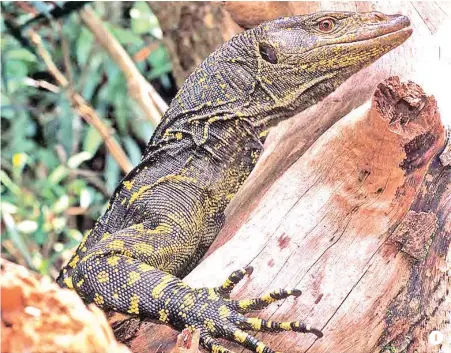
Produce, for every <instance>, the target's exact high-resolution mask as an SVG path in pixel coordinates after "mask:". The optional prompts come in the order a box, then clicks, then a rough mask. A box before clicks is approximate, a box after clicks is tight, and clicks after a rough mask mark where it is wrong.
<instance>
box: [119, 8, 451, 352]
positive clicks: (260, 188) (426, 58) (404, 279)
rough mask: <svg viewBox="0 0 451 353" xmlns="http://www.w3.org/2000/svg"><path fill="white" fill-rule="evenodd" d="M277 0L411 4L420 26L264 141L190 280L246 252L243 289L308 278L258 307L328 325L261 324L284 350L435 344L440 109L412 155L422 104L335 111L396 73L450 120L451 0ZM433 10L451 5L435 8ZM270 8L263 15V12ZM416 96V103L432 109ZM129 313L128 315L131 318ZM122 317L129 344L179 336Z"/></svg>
mask: <svg viewBox="0 0 451 353" xmlns="http://www.w3.org/2000/svg"><path fill="white" fill-rule="evenodd" d="M238 5H239V4H237V5H234V6H238ZM226 6H228V7H227V8H228V9H229V10H230V5H228V4H226ZM240 6H242V5H240ZM240 6H238V7H237V8H238V9H239V11H238V12H241V13H246V11H248V12H247V13H251V12H252V13H254V14H255V13H257V14H258V13H263V14H265V13H269V14H271V11H267V12H265V11H260V12H258V11H255V6H258V4H256V3H254V5H252V6H254V8H252V7H250V8H249V9H248V10H246V9H245V8H243V7H240ZM265 6H267V4H266V5H265ZM277 6H279V7H278V8H277V9H276V10H275V11H273V12H272V16H274V13H276V12H277V16H275V17H278V16H280V15H291V14H296V13H297V14H299V13H305V12H311V11H317V10H333V9H340V10H353V11H355V10H357V11H371V10H379V11H382V12H385V13H403V14H406V15H408V16H409V17H410V18H411V21H412V25H413V27H414V34H413V36H412V38H410V39H409V40H408V41H407V42H406V43H405V44H403V45H402V46H401V47H400V48H397V49H396V50H395V51H393V52H391V53H389V54H388V55H386V56H385V57H383V58H382V59H381V60H379V61H378V62H377V63H375V64H374V65H372V66H371V67H370V68H368V69H366V70H364V71H362V72H361V73H359V74H358V75H356V76H354V77H353V78H352V79H351V80H349V81H348V82H347V83H346V84H344V85H343V86H342V87H340V88H339V89H338V90H337V91H336V92H335V93H334V94H332V95H331V96H330V97H328V98H327V99H326V100H324V101H323V102H321V103H320V104H318V105H317V106H315V107H312V108H310V109H308V110H307V111H305V112H303V113H301V114H299V115H298V116H296V117H294V118H292V119H291V120H289V121H286V122H284V123H283V124H281V125H280V126H279V127H278V128H276V129H273V131H271V133H270V135H269V137H268V139H267V142H266V144H265V152H264V154H263V156H262V158H261V160H260V161H259V163H258V165H257V167H256V169H255V170H254V172H253V173H252V175H251V177H250V178H249V179H248V181H247V182H246V184H245V186H244V187H243V189H242V190H241V191H240V192H239V194H238V195H237V197H236V198H235V199H234V200H233V201H232V204H231V205H230V207H229V209H228V219H227V222H226V225H225V227H224V229H223V231H222V232H221V234H220V235H219V236H218V239H217V241H216V242H215V244H214V245H213V246H212V248H211V249H210V251H209V256H208V257H207V259H206V260H205V261H204V262H203V263H202V264H201V265H200V266H199V267H198V268H197V269H196V270H194V271H193V273H192V274H190V276H188V278H187V281H188V282H189V283H191V284H192V285H195V286H203V285H211V286H212V285H217V284H218V283H220V282H221V281H222V280H223V279H224V278H225V277H227V275H228V274H229V272H230V271H232V270H234V269H236V268H238V267H242V266H245V265H247V264H249V263H251V264H252V265H253V266H254V267H255V269H256V270H255V273H254V275H253V277H252V278H251V279H250V280H248V281H246V283H245V284H244V286H242V287H239V288H238V290H237V291H236V292H235V296H237V297H244V296H254V295H259V294H261V293H263V292H265V291H267V290H269V289H271V288H276V287H293V286H298V287H300V288H301V289H302V290H303V291H304V295H303V296H302V297H301V298H299V299H298V300H297V301H296V302H295V303H294V301H293V300H291V299H289V300H287V301H285V302H284V303H283V305H282V306H280V307H277V305H274V306H271V307H270V308H268V309H267V310H265V311H264V312H262V313H261V316H262V317H264V318H269V317H271V319H290V318H291V319H294V318H301V319H303V320H306V321H308V322H309V323H311V324H313V325H316V326H319V327H323V326H324V327H325V333H326V336H325V337H324V338H323V339H321V340H317V341H315V340H314V338H312V337H311V336H304V335H296V334H291V333H287V334H283V335H275V336H271V335H263V338H264V340H265V341H266V342H268V343H269V344H271V345H272V346H273V347H274V348H276V349H279V350H282V351H284V352H306V351H308V352H315V353H316V352H334V353H335V352H340V353H341V352H350V353H351V352H352V353H356V352H359V353H360V352H373V351H375V352H376V351H381V352H391V351H393V349H400V350H402V348H403V345H404V346H405V347H408V348H407V349H406V351H407V352H414V349H418V350H417V352H428V351H429V350H428V349H430V348H431V347H427V346H426V345H427V333H428V332H430V331H431V330H432V329H436V328H438V327H441V326H440V325H442V326H443V324H444V318H445V314H444V309H443V302H442V299H441V298H443V296H444V292H443V291H444V288H445V285H446V280H445V278H444V272H443V271H444V270H443V269H444V268H446V264H445V261H444V256H445V255H446V252H447V251H448V249H449V239H450V236H451V235H450V232H451V219H450V216H449V214H450V207H451V206H450V205H451V202H450V201H451V196H450V195H451V187H450V171H449V169H445V167H444V166H443V165H441V164H440V162H439V160H438V158H437V157H433V155H432V154H431V152H434V153H436V152H437V151H438V149H439V146H440V145H442V144H443V139H444V137H443V136H444V133H443V129H442V127H441V125H440V123H439V120H438V117H437V115H434V114H432V115H433V116H435V118H434V119H435V120H433V121H432V122H431V124H430V125H427V124H425V125H424V126H423V127H421V129H423V130H422V131H423V132H424V131H428V129H432V130H430V131H432V135H433V136H435V138H436V140H435V142H431V140H430V139H425V140H424V141H423V140H421V138H419V140H417V142H418V141H421V142H424V144H425V145H427V146H429V149H428V148H426V149H424V150H421V149H420V150H419V152H418V155H416V154H415V155H414V154H411V155H410V157H409V156H407V155H406V151H407V150H409V151H418V150H417V149H416V148H415V146H416V147H419V145H418V144H416V142H412V143H411V144H410V145H409V143H408V142H409V141H412V139H413V138H414V136H416V134H419V131H415V128H418V129H420V126H421V121H422V119H425V117H424V116H422V115H421V114H420V118H417V119H412V120H411V121H409V122H408V123H406V122H405V121H403V123H402V124H399V123H398V124H394V125H393V124H387V121H386V120H383V119H380V118H379V120H378V119H376V118H375V115H377V114H376V113H375V112H374V108H373V111H372V114H370V115H368V114H365V112H366V111H367V110H365V109H368V105H366V106H363V107H360V108H359V109H358V110H356V111H354V112H352V113H351V114H349V115H348V116H346V117H345V118H344V119H343V120H342V121H339V122H338V123H336V122H337V121H338V120H340V118H342V117H343V116H345V115H346V114H348V113H349V112H350V111H351V110H353V109H354V108H356V107H359V106H360V105H361V104H362V103H364V102H365V101H367V100H368V99H369V98H370V96H371V95H372V93H373V92H374V89H375V87H376V85H377V84H378V83H379V82H381V81H382V80H383V79H385V78H387V77H389V76H390V75H393V74H397V75H399V76H400V77H401V78H402V79H403V80H408V79H414V80H415V81H416V82H418V83H420V85H421V86H424V87H425V88H426V92H427V93H429V94H430V93H433V94H434V95H435V96H436V97H437V100H438V103H439V108H440V111H441V112H445V114H443V115H442V117H443V119H444V121H445V123H447V124H449V123H450V120H451V109H450V103H448V102H449V101H451V100H449V98H447V97H446V96H445V95H448V94H449V93H448V92H449V91H448V90H445V89H443V90H442V89H440V87H439V86H438V85H437V84H436V83H437V82H438V81H440V80H441V79H443V76H444V75H448V74H449V65H448V68H447V69H448V71H446V70H445V69H446V65H447V64H448V61H447V60H449V58H450V57H451V56H447V57H446V56H443V54H444V52H446V51H444V50H443V49H446V48H449V45H445V43H444V42H441V41H440V40H441V38H443V37H440V33H442V32H441V31H442V30H441V28H442V27H443V25H444V23H445V22H446V23H448V25H449V19H448V16H449V14H447V12H446V11H448V10H443V8H445V9H447V7H446V6H445V5H444V4H442V3H440V4H436V3H433V4H432V5H427V11H428V13H429V14H428V15H426V14H425V13H422V12H421V11H422V7H421V6H424V4H421V3H420V4H419V3H415V4H411V3H397V2H391V3H380V2H377V3H375V2H350V3H339V2H330V3H324V2H322V3H314V2H310V3H308V4H307V5H302V3H291V4H290V5H289V6H288V5H287V4H282V6H281V5H277ZM232 7H233V6H232ZM281 8H282V9H284V10H283V11H288V12H285V13H284V12H283V11H281V10H280V9H281ZM287 9H288V10H287ZM431 9H432V10H431ZM231 11H232V17H233V18H235V19H237V17H236V15H234V14H233V10H231ZM431 11H433V12H434V11H435V12H438V11H441V13H444V14H445V15H446V16H441V15H437V16H433V18H431V13H433V12H431ZM242 18H246V16H242ZM265 19H269V18H262V19H261V20H265ZM237 21H239V20H237ZM252 21H254V22H255V23H258V21H259V19H258V18H257V19H255V18H253V19H252ZM427 21H430V22H431V23H426V22H427ZM240 24H241V25H243V26H252V23H251V24H246V23H240ZM432 28H434V29H433V30H432ZM433 33H434V34H433ZM448 53H449V51H448ZM445 82H450V81H446V80H445ZM395 91H396V89H395ZM380 99H383V98H380ZM420 101H422V100H420ZM407 102H408V103H401V104H400V106H396V109H398V110H399V111H401V112H403V109H404V108H405V106H407V107H408V106H409V104H410V106H416V105H415V104H417V103H415V102H409V100H408V99H407ZM427 106H428V107H429V105H427ZM403 107H404V108H403ZM418 108H419V106H416V108H415V109H413V110H414V111H415V110H421V111H422V112H424V111H425V109H426V108H425V107H423V109H418ZM396 109H395V110H396ZM429 112H430V113H431V111H429ZM334 123H336V124H335V125H334ZM371 124H372V125H371ZM418 124H419V125H418ZM332 125H333V126H332ZM404 125H405V128H404V127H403V126H404ZM331 126H332V127H331ZM394 127H396V128H397V129H394ZM328 129H329V130H328ZM327 130H328V131H327ZM326 131H327V132H326ZM325 132H326V133H325ZM324 133H325V134H324ZM323 134H324V135H323ZM321 135H323V136H321ZM420 135H421V134H420ZM320 136H321V137H320ZM428 136H429V135H428ZM319 137H320V138H319ZM318 138H319V140H318ZM317 140H318V141H317ZM315 141H316V142H315ZM313 144H314V145H313ZM312 145H313V146H312ZM405 146H410V147H409V148H410V149H409V148H407V147H406V150H405V149H404V147H405ZM416 158H418V159H416ZM404 160H406V161H404ZM403 161H404V164H402V163H403ZM431 161H432V162H431ZM422 163H423V164H422ZM400 164H401V165H403V166H404V169H403V168H402V167H400V166H399V165H400ZM428 165H430V166H429V169H428ZM409 166H410V167H409ZM409 168H412V170H411V171H408V170H407V169H409ZM426 171H427V172H426ZM368 172H369V174H368ZM425 175H426V177H424V176H425ZM409 207H410V209H409ZM404 217H405V220H404V221H402V220H403V219H404ZM434 221H435V222H434ZM434 224H435V225H434ZM418 226H421V229H418ZM407 233H412V236H410V237H409V236H406V234H407ZM423 241H424V242H426V243H428V244H430V245H429V247H428V248H423V247H421V246H418V244H420V245H421V244H422V242H423ZM440 271H442V272H440ZM130 322H134V324H133V325H134V326H133V325H127V323H128V324H130ZM117 327H122V328H126V327H128V328H130V327H133V328H134V329H133V330H128V331H127V334H126V335H123V336H122V338H123V339H124V340H125V341H127V342H128V343H127V344H128V345H129V346H130V347H131V349H132V351H134V352H152V353H153V352H159V353H161V352H170V351H171V349H172V348H173V347H174V343H175V341H176V337H177V332H175V331H173V330H171V329H170V328H168V327H166V326H158V327H156V326H155V325H154V324H153V323H150V322H142V323H140V324H137V323H136V322H135V321H133V320H128V321H125V322H124V321H122V322H119V323H118V326H117ZM257 336H259V337H262V335H261V334H258V335H257ZM448 336H450V335H448ZM406 337H407V338H409V337H410V338H409V339H406ZM233 347H234V349H235V351H236V352H242V351H243V350H242V349H240V348H237V346H233Z"/></svg>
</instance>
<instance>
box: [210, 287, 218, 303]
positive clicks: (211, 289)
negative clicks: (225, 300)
mask: <svg viewBox="0 0 451 353" xmlns="http://www.w3.org/2000/svg"><path fill="white" fill-rule="evenodd" d="M218 298H219V297H218V295H217V294H216V292H215V291H214V289H213V288H208V299H210V300H217V299H218Z"/></svg>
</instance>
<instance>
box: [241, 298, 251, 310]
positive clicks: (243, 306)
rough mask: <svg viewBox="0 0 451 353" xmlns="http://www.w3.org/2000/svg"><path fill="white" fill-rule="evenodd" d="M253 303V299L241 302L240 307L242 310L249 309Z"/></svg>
mask: <svg viewBox="0 0 451 353" xmlns="http://www.w3.org/2000/svg"><path fill="white" fill-rule="evenodd" d="M252 303H253V301H252V300H251V299H244V300H240V307H241V308H242V309H247V308H249V306H250V305H251V304H252Z"/></svg>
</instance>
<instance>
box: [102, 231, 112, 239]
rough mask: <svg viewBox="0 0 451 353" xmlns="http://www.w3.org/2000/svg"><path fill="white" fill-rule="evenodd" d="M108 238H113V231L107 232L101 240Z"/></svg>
mask: <svg viewBox="0 0 451 353" xmlns="http://www.w3.org/2000/svg"><path fill="white" fill-rule="evenodd" d="M108 238H111V233H108V232H105V233H103V236H102V238H101V239H100V240H106V239H108Z"/></svg>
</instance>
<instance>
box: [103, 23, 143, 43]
mask: <svg viewBox="0 0 451 353" xmlns="http://www.w3.org/2000/svg"><path fill="white" fill-rule="evenodd" d="M105 25H106V27H107V28H108V29H109V30H110V32H111V33H112V34H113V35H114V36H115V37H116V39H117V40H118V41H119V43H121V44H123V45H126V44H129V45H130V44H131V45H135V46H138V47H141V46H144V45H145V44H144V41H143V40H142V39H141V37H139V36H137V35H136V34H135V33H133V32H132V31H131V30H128V29H124V28H120V27H115V26H113V25H112V24H110V23H106V24H105Z"/></svg>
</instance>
